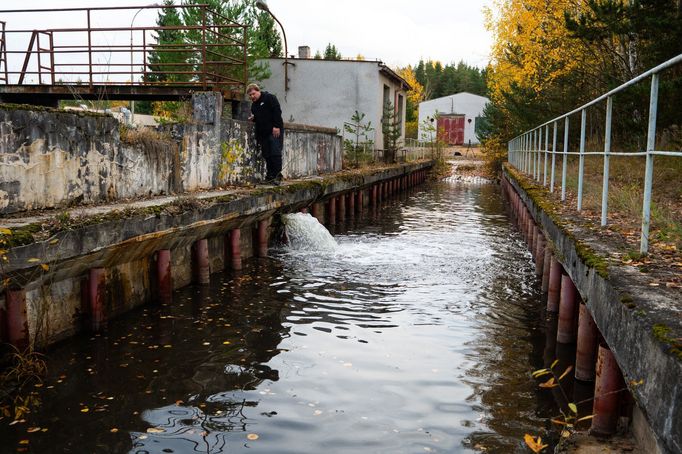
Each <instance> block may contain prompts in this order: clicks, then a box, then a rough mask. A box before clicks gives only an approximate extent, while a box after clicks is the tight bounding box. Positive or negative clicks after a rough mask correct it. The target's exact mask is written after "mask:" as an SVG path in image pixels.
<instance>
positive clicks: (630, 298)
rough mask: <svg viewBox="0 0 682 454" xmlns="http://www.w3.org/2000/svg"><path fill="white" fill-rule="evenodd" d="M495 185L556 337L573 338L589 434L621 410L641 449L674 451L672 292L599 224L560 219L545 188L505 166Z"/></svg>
mask: <svg viewBox="0 0 682 454" xmlns="http://www.w3.org/2000/svg"><path fill="white" fill-rule="evenodd" d="M503 187H504V188H505V190H506V192H507V194H508V195H509V199H510V206H511V209H512V214H513V216H514V219H515V220H516V222H517V224H518V225H519V229H520V231H521V233H522V234H523V236H524V238H525V239H526V240H527V242H528V244H529V247H530V249H531V252H532V253H533V256H534V259H535V261H536V270H537V273H538V275H539V276H542V277H543V290H545V291H547V292H548V302H547V311H548V313H551V312H555V313H558V325H559V331H558V333H557V342H558V343H559V344H571V343H576V344H577V345H576V350H577V355H576V363H575V369H574V370H575V374H576V379H579V380H583V381H592V380H594V383H595V385H594V386H595V400H594V406H593V413H594V418H593V420H592V432H594V433H600V434H607V435H608V434H610V433H614V432H615V430H616V425H617V424H618V422H619V419H620V422H622V421H623V417H626V418H628V420H629V423H630V424H631V426H630V427H631V429H632V432H633V434H634V435H635V437H636V438H637V439H638V442H639V444H640V445H641V446H642V447H643V449H644V452H665V453H679V452H682V353H681V352H680V349H679V345H680V341H679V339H680V338H682V317H681V316H680V314H682V295H680V292H679V291H678V290H676V289H672V288H670V289H669V288H665V287H664V286H652V285H650V284H651V277H650V276H648V275H647V274H646V273H643V272H642V271H641V270H638V269H637V268H635V267H633V266H628V265H624V264H623V263H621V261H620V260H617V259H616V258H617V257H619V256H620V255H621V253H622V251H619V250H618V249H617V248H616V247H615V246H614V245H613V244H611V243H610V242H609V241H605V239H604V238H603V236H602V235H600V232H599V229H590V228H587V227H586V226H585V225H583V224H581V223H579V222H574V220H571V219H568V218H566V217H562V216H561V215H560V214H558V213H557V211H556V210H554V209H553V208H552V205H551V204H550V203H549V201H548V200H547V199H546V198H545V196H544V191H545V189H544V188H542V187H541V186H537V185H536V183H535V182H533V181H531V180H529V179H526V178H525V177H523V176H522V175H520V174H519V173H517V172H516V171H515V170H514V169H512V168H511V167H506V168H505V169H504V172H503ZM625 389H627V390H625ZM621 390H623V391H621ZM630 396H631V397H632V398H634V406H633V407H634V408H633V409H632V410H631V411H630V409H629V407H630V406H632V405H631V404H630V402H629V401H630V400H631V399H630Z"/></svg>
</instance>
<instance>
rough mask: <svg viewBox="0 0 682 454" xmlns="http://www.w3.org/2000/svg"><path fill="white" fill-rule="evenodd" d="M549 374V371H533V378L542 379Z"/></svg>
mask: <svg viewBox="0 0 682 454" xmlns="http://www.w3.org/2000/svg"><path fill="white" fill-rule="evenodd" d="M548 373H549V369H538V370H536V371H533V373H531V375H532V376H533V378H538V377H542V376H543V375H547V374H548Z"/></svg>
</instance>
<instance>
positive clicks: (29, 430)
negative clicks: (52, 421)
mask: <svg viewBox="0 0 682 454" xmlns="http://www.w3.org/2000/svg"><path fill="white" fill-rule="evenodd" d="M26 432H28V433H30V434H32V433H33V432H40V427H29V428H28V429H26Z"/></svg>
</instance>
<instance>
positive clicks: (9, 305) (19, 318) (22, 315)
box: [5, 289, 29, 351]
mask: <svg viewBox="0 0 682 454" xmlns="http://www.w3.org/2000/svg"><path fill="white" fill-rule="evenodd" d="M5 314H6V318H7V325H6V327H7V340H8V342H9V343H10V344H12V345H14V346H15V347H16V348H17V350H19V351H24V350H26V349H27V348H28V346H29V335H28V315H27V312H26V290H24V289H18V290H10V289H8V290H6V291H5Z"/></svg>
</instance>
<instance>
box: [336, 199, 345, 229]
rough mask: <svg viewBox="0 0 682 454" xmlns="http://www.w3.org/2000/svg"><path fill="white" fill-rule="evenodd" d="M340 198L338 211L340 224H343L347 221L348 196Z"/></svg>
mask: <svg viewBox="0 0 682 454" xmlns="http://www.w3.org/2000/svg"><path fill="white" fill-rule="evenodd" d="M337 198H338V201H339V202H338V204H339V205H338V210H336V213H337V217H338V219H339V222H343V221H344V220H345V219H346V195H345V194H341V195H340V196H338V197H337Z"/></svg>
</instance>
